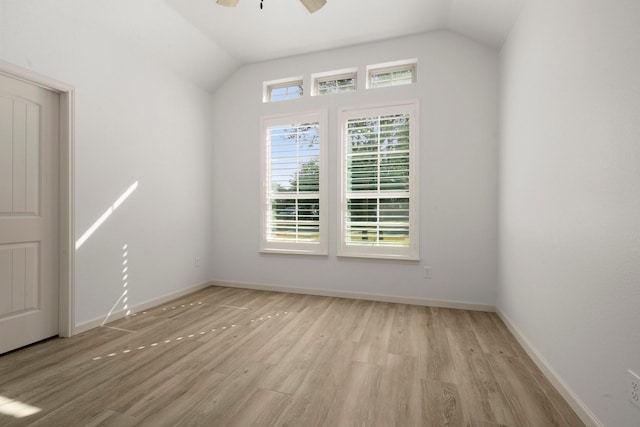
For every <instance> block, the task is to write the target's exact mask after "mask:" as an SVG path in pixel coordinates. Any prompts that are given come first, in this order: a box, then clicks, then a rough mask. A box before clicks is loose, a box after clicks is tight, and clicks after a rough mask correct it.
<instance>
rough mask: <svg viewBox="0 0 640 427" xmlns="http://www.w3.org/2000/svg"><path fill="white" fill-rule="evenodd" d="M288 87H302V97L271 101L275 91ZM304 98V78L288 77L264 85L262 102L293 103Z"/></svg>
mask: <svg viewBox="0 0 640 427" xmlns="http://www.w3.org/2000/svg"><path fill="white" fill-rule="evenodd" d="M288 86H302V95H301V96H299V97H296V98H290V99H281V100H278V101H273V100H271V94H272V92H273V90H274V89H279V88H282V87H288ZM302 97H304V76H295V77H288V78H286V79H278V80H270V81H267V82H263V83H262V102H264V103H267V102H281V101H291V100H294V99H300V98H302Z"/></svg>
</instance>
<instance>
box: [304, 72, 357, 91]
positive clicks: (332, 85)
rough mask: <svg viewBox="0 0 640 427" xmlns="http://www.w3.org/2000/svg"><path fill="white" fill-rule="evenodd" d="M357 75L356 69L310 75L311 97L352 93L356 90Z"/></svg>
mask: <svg viewBox="0 0 640 427" xmlns="http://www.w3.org/2000/svg"><path fill="white" fill-rule="evenodd" d="M357 75H358V73H357V70H356V69H349V70H341V71H332V72H330V73H321V74H312V75H311V79H312V80H313V87H314V91H313V95H327V94H330V93H339V92H351V91H354V90H356V82H357Z"/></svg>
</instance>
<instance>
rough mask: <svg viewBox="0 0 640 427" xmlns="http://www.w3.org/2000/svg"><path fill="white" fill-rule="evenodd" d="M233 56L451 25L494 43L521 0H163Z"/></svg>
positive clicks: (271, 54) (258, 56)
mask: <svg viewBox="0 0 640 427" xmlns="http://www.w3.org/2000/svg"><path fill="white" fill-rule="evenodd" d="M165 2H166V3H167V4H169V5H170V6H171V7H172V8H173V9H175V10H176V11H177V12H178V13H180V14H181V15H182V16H183V17H184V18H185V19H186V20H187V21H188V22H190V23H191V24H193V25H194V26H195V27H196V28H198V29H199V30H200V31H202V33H203V34H204V35H205V36H207V37H208V38H209V39H210V40H211V41H213V42H214V43H215V44H216V45H218V46H219V47H220V48H222V49H223V50H225V51H226V52H227V53H228V54H229V55H230V56H232V57H234V58H235V59H236V60H237V61H238V62H239V63H248V62H256V61H263V60H268V59H274V58H279V57H284V56H290V55H297V54H302V53H308V52H314V51H318V50H325V49H331V48H337V47H342V46H347V45H353V44H359V43H364V42H368V41H374V40H380V39H385V38H390V37H399V36H403V35H408V34H415V33H420V32H426V31H432V30H438V29H449V30H452V31H456V32H458V33H461V34H463V35H466V36H468V37H470V38H473V39H475V40H477V41H479V42H481V43H484V44H486V45H488V46H491V47H493V48H496V49H499V48H500V47H501V46H502V43H503V42H504V40H505V38H506V36H507V35H508V33H509V30H510V29H511V26H512V24H513V23H514V21H515V19H516V18H517V16H518V13H519V12H520V10H521V7H522V4H523V2H524V0H327V4H326V5H325V6H324V8H322V9H320V10H319V11H318V12H316V13H314V14H310V13H309V12H308V11H307V10H306V9H305V7H304V6H303V5H302V4H301V3H300V2H299V1H298V0H263V6H264V7H263V9H262V10H260V7H259V6H260V0H239V3H238V6H237V7H235V8H230V7H224V6H220V5H218V4H216V0H165Z"/></svg>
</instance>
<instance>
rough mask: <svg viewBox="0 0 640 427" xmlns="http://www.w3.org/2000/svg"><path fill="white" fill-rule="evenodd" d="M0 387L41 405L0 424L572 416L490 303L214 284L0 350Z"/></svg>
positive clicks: (383, 422) (374, 422) (563, 420)
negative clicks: (386, 299)
mask: <svg viewBox="0 0 640 427" xmlns="http://www.w3.org/2000/svg"><path fill="white" fill-rule="evenodd" d="M3 398H4V399H5V400H4V401H5V402H6V399H11V400H13V401H17V402H21V403H23V404H26V405H29V406H30V407H35V408H38V409H40V412H37V413H36V414H33V415H31V416H28V417H24V418H15V417H14V416H9V415H4V414H2V413H0V425H2V426H14V425H36V426H58V425H60V426H98V425H100V426H132V425H136V426H137V425H148V426H162V425H167V426H305V427H306V426H316V425H317V426H320V425H322V426H331V427H334V426H438V427H440V426H484V427H489V426H500V425H504V426H543V427H547V426H581V425H583V424H582V422H581V421H580V419H579V418H578V417H577V416H576V415H575V414H574V413H573V412H572V410H571V409H570V408H569V406H568V405H567V404H566V402H565V401H563V399H562V398H561V397H560V395H559V394H558V393H557V392H556V391H555V390H554V389H553V388H552V386H551V385H550V384H549V383H548V381H547V380H546V379H545V378H544V377H543V375H542V374H541V372H540V371H539V370H538V369H537V368H536V367H535V365H534V364H533V362H532V361H531V360H530V359H529V358H528V357H527V356H526V354H525V353H524V351H523V349H522V348H521V347H520V346H519V345H518V344H517V342H516V341H515V339H514V338H513V337H512V336H511V335H510V333H509V332H508V330H507V329H506V327H505V326H504V324H503V323H502V322H501V321H500V319H499V318H498V317H497V316H496V315H495V314H492V313H482V312H474V311H462V310H449V309H441V308H428V307H420V306H412V305H402V304H389V303H380V302H371V301H359V300H351V299H340V298H328V297H318V296H308V295H294V294H285V293H273V292H262V291H252V290H241V289H230V288H219V287H212V288H207V289H205V290H202V291H200V292H197V293H194V294H191V295H188V296H186V297H184V298H181V299H179V300H176V301H174V302H172V303H169V304H165V305H162V306H159V307H156V308H154V309H152V310H148V311H146V312H141V313H137V314H136V315H132V316H130V317H128V318H126V319H121V320H118V321H115V322H113V323H111V324H109V325H108V326H106V327H101V328H97V329H94V330H91V331H89V332H86V333H84V334H81V335H78V336H76V337H73V338H68V339H52V340H48V341H46V342H43V343H39V344H36V345H33V346H31V347H28V348H25V349H22V350H18V351H15V352H12V353H8V354H6V355H4V356H0V412H2V409H3V405H2V401H3V400H2V399H3ZM4 408H5V409H6V408H10V409H11V408H13V409H15V408H16V404H12V405H4Z"/></svg>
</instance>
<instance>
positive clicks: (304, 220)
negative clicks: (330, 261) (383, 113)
mask: <svg viewBox="0 0 640 427" xmlns="http://www.w3.org/2000/svg"><path fill="white" fill-rule="evenodd" d="M326 116H327V114H326V111H325V112H312V113H307V114H298V115H288V116H272V117H266V118H263V119H262V161H261V163H262V168H263V173H262V176H263V186H262V189H263V190H262V200H261V216H262V233H261V234H262V236H261V250H262V251H266V252H294V253H295V252H297V253H306V254H326V253H327V237H326V236H327V231H326V225H325V224H326V200H325V198H326V196H325V193H326V183H325V181H326V173H325V169H326V165H325V157H326V154H325V153H326V126H327V125H326V123H327V117H326Z"/></svg>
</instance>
